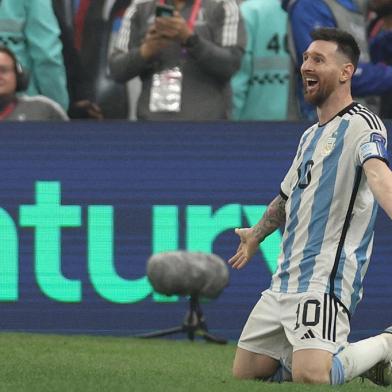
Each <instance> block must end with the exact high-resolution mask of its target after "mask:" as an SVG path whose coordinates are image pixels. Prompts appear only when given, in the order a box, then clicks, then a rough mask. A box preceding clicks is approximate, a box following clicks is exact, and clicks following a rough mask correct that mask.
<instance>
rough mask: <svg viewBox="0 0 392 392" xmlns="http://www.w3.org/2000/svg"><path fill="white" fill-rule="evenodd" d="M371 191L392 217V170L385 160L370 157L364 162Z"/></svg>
mask: <svg viewBox="0 0 392 392" xmlns="http://www.w3.org/2000/svg"><path fill="white" fill-rule="evenodd" d="M363 169H364V170H365V174H366V178H367V181H368V184H369V187H370V189H371V191H372V192H373V195H374V197H375V198H376V200H377V202H378V203H379V204H380V206H381V207H382V208H383V210H384V211H385V212H386V213H387V214H388V216H389V217H390V218H391V219H392V172H391V170H390V169H389V167H388V166H387V165H386V163H385V162H383V161H381V160H379V159H369V160H367V161H366V162H365V163H364V164H363Z"/></svg>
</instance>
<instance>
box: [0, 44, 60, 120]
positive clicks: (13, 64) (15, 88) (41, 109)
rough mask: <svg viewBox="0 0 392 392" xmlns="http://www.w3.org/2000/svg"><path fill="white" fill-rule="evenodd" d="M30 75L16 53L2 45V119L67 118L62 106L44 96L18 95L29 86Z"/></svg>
mask: <svg viewBox="0 0 392 392" xmlns="http://www.w3.org/2000/svg"><path fill="white" fill-rule="evenodd" d="M28 82H29V81H28V75H27V74H26V73H25V72H24V71H23V68H22V66H21V65H20V64H19V63H18V61H17V59H16V57H15V55H14V53H13V52H12V51H11V50H10V49H9V48H7V47H6V46H0V121H31V120H40V121H41V120H61V121H64V120H67V119H68V117H67V115H66V113H65V112H64V110H63V109H62V108H61V106H60V105H59V104H58V103H56V102H54V101H52V100H51V99H50V98H47V97H44V96H35V97H24V96H17V94H16V93H17V92H21V91H24V90H26V89H27V87H28Z"/></svg>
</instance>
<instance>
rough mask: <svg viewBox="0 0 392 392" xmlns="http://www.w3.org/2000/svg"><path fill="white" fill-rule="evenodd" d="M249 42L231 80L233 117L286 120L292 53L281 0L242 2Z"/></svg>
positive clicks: (237, 118)
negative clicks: (239, 66) (290, 52)
mask: <svg viewBox="0 0 392 392" xmlns="http://www.w3.org/2000/svg"><path fill="white" fill-rule="evenodd" d="M241 13H242V16H243V18H244V22H245V27H246V33H247V44H246V50H245V55H244V57H243V58H242V65H241V68H240V70H239V71H238V72H237V73H236V74H235V75H234V77H233V78H232V80H231V87H232V90H233V112H232V119H233V120H286V119H287V101H288V96H289V74H290V57H289V55H288V51H287V14H286V12H284V11H283V10H282V8H281V5H280V0H264V1H260V0H247V1H244V2H243V3H242V4H241Z"/></svg>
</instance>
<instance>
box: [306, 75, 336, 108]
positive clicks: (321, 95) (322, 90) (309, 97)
mask: <svg viewBox="0 0 392 392" xmlns="http://www.w3.org/2000/svg"><path fill="white" fill-rule="evenodd" d="M318 83H319V86H318V89H317V91H316V92H314V93H309V94H308V93H307V86H306V84H304V97H305V101H306V102H308V103H310V104H311V105H314V106H317V107H321V106H322V105H323V104H324V102H325V101H326V100H327V99H328V98H329V96H330V95H331V94H332V92H333V91H334V90H335V85H334V84H333V83H332V82H329V83H326V82H321V81H320V80H319V82H318Z"/></svg>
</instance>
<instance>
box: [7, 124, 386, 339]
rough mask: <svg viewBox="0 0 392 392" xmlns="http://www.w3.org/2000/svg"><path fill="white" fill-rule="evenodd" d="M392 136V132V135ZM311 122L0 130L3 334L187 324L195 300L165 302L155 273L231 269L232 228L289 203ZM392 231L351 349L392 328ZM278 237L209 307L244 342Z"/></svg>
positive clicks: (381, 249)
mask: <svg viewBox="0 0 392 392" xmlns="http://www.w3.org/2000/svg"><path fill="white" fill-rule="evenodd" d="M389 125H390V126H391V125H392V124H389ZM304 129H305V124H301V123H296V124H290V123H260V124H258V123H202V124H188V123H170V124H168V123H166V124H162V123H151V124H144V123H139V124H135V123H116V122H113V123H102V124H97V123H71V124H50V123H45V124H43V123H35V124H29V123H26V124H6V123H3V124H1V127H0V132H1V144H0V162H1V176H0V207H1V209H0V301H1V302H2V304H1V319H0V320H1V321H0V327H1V329H2V330H14V331H39V332H52V333H56V332H65V333H105V334H113V335H115V334H116V335H119V334H129V335H132V334H137V333H141V332H146V331H151V330H155V329H162V328H166V327H169V326H172V325H173V323H180V322H181V320H182V317H183V315H184V312H185V309H186V300H185V299H184V298H176V297H174V298H168V297H163V296H161V295H158V294H156V293H153V290H152V287H151V285H150V284H149V282H148V280H147V278H146V261H147V259H148V257H149V256H150V255H151V254H153V253H157V252H163V251H172V250H177V249H186V250H189V251H204V252H214V253H216V254H218V255H219V256H220V257H222V258H224V259H227V258H228V257H230V255H232V253H233V252H234V251H235V249H236V247H237V238H236V236H235V235H234V234H233V229H234V228H235V227H239V226H249V225H252V224H254V223H255V222H256V221H257V220H258V219H259V217H260V216H261V214H262V212H263V211H264V210H265V207H266V205H267V204H268V202H269V201H270V200H271V199H272V198H273V197H274V196H275V195H276V194H277V192H279V187H280V182H281V180H282V178H283V176H284V174H285V172H286V170H287V169H288V167H289V165H290V163H291V160H292V158H293V155H294V153H295V150H296V145H297V143H298V140H299V138H300V135H301V133H302V131H303V130H304ZM390 231H391V223H390V222H389V220H388V219H387V218H386V216H385V214H384V213H383V212H381V213H380V214H379V218H378V222H377V233H376V240H375V251H374V254H373V259H372V262H371V264H370V268H369V272H368V277H367V280H366V284H365V300H364V301H363V303H362V304H360V306H359V308H358V311H357V313H356V315H355V317H354V319H353V338H359V337H363V336H367V335H369V334H371V333H374V332H377V331H378V330H379V329H381V328H384V327H386V326H388V325H390V324H392V312H391V310H390V309H391V305H392V285H391V284H390V276H391V275H392V263H391V262H390V260H389V255H390V254H391V250H392V243H391V240H390ZM279 242H280V233H279V232H276V233H275V234H274V235H272V236H270V237H269V238H268V240H267V241H266V242H265V243H263V244H262V246H261V252H260V253H259V254H258V256H257V258H256V259H255V260H254V261H253V262H252V263H251V264H249V265H248V266H247V268H245V269H244V270H241V271H231V272H230V275H231V276H230V284H229V286H228V287H227V288H226V289H225V290H224V292H223V294H222V295H221V296H220V297H219V298H218V299H217V300H214V301H211V302H209V303H205V304H204V305H203V308H204V312H205V315H206V318H207V322H208V325H209V327H210V329H211V330H212V331H215V332H218V333H220V334H221V335H224V336H226V337H229V338H237V337H238V336H239V332H240V330H241V328H242V326H243V324H244V322H245V320H246V318H247V315H248V313H249V311H250V310H251V308H252V306H253V305H254V303H255V302H256V301H257V299H258V298H259V293H260V292H261V291H262V290H263V289H265V288H267V287H268V286H269V281H270V276H271V271H272V270H273V269H274V267H275V265H276V259H277V255H278V253H279Z"/></svg>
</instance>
